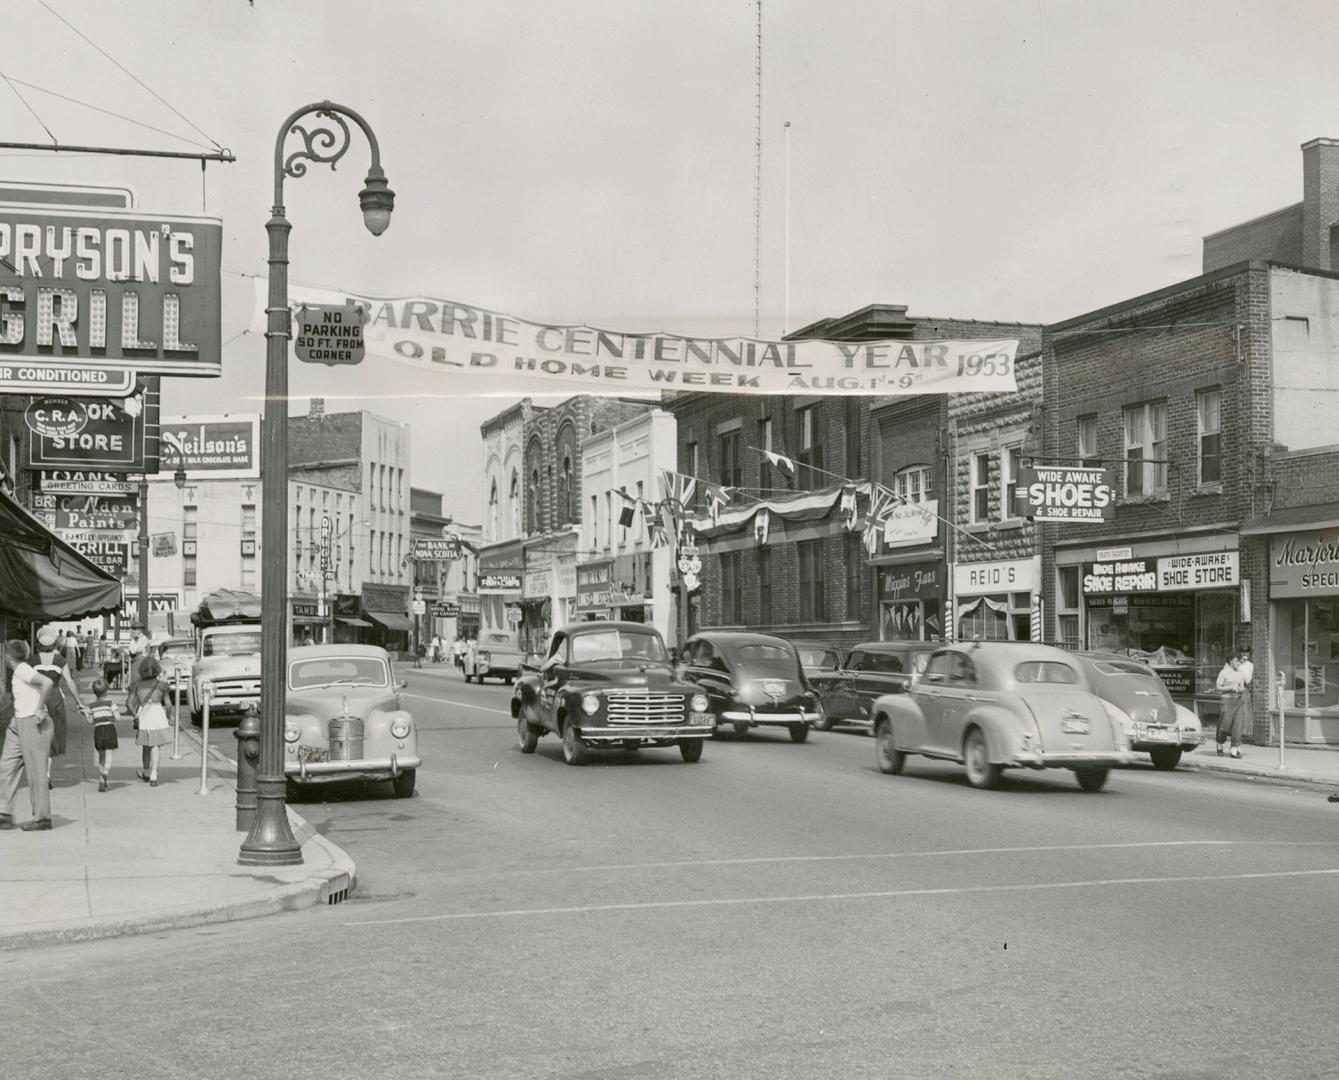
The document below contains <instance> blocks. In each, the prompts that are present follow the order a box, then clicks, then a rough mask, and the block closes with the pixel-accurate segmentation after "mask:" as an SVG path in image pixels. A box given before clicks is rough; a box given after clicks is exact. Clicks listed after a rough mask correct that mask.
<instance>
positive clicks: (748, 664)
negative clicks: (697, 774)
mask: <svg viewBox="0 0 1339 1080" xmlns="http://www.w3.org/2000/svg"><path fill="white" fill-rule="evenodd" d="M680 670H681V671H682V673H683V677H684V678H686V679H688V680H689V681H691V682H693V683H695V684H697V686H698V687H700V688H701V690H702V692H703V693H704V694H706V695H707V698H708V700H709V701H710V702H711V711H712V712H713V713H715V714H716V722H717V725H718V729H719V727H721V726H724V725H725V724H729V725H730V726H731V727H732V728H733V729H734V732H735V734H736V735H743V734H744V733H745V732H747V731H748V730H749V729H750V728H755V727H765V726H770V727H783V728H785V729H786V730H787V731H788V732H789V733H790V737H791V739H792V741H794V742H804V740H805V739H807V738H808V737H809V727H810V725H819V724H822V722H823V706H822V704H821V702H820V701H819V698H818V694H817V693H815V692H814V690H813V688H812V687H811V686H810V685H809V681H808V679H807V678H806V677H805V674H804V670H803V668H802V667H801V666H800V658H799V655H798V654H797V653H796V651H795V646H794V645H792V644H791V643H790V642H789V641H787V640H786V639H785V638H779V637H772V636H771V635H770V634H749V633H734V632H725V631H720V632H710V633H704V634H698V635H697V636H696V637H693V638H690V639H689V640H688V642H687V643H686V644H685V645H684V649H683V665H682V667H681V669H680Z"/></svg>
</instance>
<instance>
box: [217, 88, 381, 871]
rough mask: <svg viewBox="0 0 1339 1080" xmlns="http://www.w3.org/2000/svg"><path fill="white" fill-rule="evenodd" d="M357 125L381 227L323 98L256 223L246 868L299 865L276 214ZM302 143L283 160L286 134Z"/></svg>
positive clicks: (283, 316)
mask: <svg viewBox="0 0 1339 1080" xmlns="http://www.w3.org/2000/svg"><path fill="white" fill-rule="evenodd" d="M350 120H352V121H353V122H354V123H355V124H357V125H358V127H360V128H361V129H362V132H363V134H364V135H365V136H366V137H367V142H368V145H369V147H370V149H371V151H372V165H371V168H370V169H369V170H368V173H367V179H366V181H364V187H363V190H362V191H361V192H359V195H358V204H359V206H360V207H361V208H362V211H363V223H364V224H365V225H366V226H367V229H368V231H369V232H371V233H372V235H373V236H380V235H381V234H382V233H384V232H385V231H386V229H387V227H388V226H389V225H390V218H391V211H392V209H394V206H395V193H394V192H392V191H391V189H390V187H389V185H388V184H387V183H386V174H385V173H384V172H383V171H382V169H381V148H380V146H378V144H377V138H376V136H375V135H374V134H373V133H372V129H371V128H370V127H369V126H368V123H367V121H366V120H364V119H363V118H362V117H361V116H359V115H358V113H356V112H354V111H353V110H352V109H349V108H346V107H345V106H343V105H336V104H335V103H334V102H330V101H319V102H316V103H314V104H311V105H304V106H303V107H302V108H300V109H298V110H296V111H295V112H293V113H292V114H291V115H290V116H289V117H288V119H286V120H285V121H284V122H283V124H281V125H280V127H279V135H278V138H277V139H276V140H275V145H274V206H273V209H272V211H271V214H270V220H269V221H268V222H267V223H266V225H265V231H266V233H267V234H268V235H269V260H268V261H269V268H270V273H269V278H270V281H269V297H268V303H267V305H266V308H265V314H266V318H267V327H266V331H265V338H266V349H265V401H266V403H267V407H266V409H265V413H264V416H263V417H262V420H261V431H262V436H261V455H262V460H263V461H264V462H265V471H266V472H267V473H268V474H269V476H270V477H271V478H272V479H271V482H270V483H268V484H266V485H264V488H263V490H262V492H261V565H262V566H264V567H266V568H267V569H268V570H269V576H270V577H271V579H274V580H277V581H278V583H279V587H277V588H276V587H275V584H274V580H272V581H271V583H270V584H269V585H268V586H263V587H262V589H261V603H260V611H261V657H260V703H261V704H260V762H259V767H258V769H257V773H258V775H257V777H256V817H255V821H254V823H253V824H252V826H251V831H250V832H249V833H248V834H247V837H246V839H245V840H243V841H242V846H241V850H240V851H239V852H238V856H237V861H238V862H239V863H241V864H243V865H245V866H292V865H295V864H298V863H301V862H302V846H301V845H300V844H299V843H298V842H297V840H296V839H295V838H294V836H293V830H292V829H291V828H290V827H289V824H288V813H287V812H286V810H285V808H284V743H283V734H284V685H285V682H286V677H287V670H286V669H287V664H288V630H287V611H286V610H285V609H286V607H287V598H288V590H287V589H286V588H285V587H284V585H283V583H284V582H285V581H286V580H287V574H286V573H283V572H282V571H281V568H282V567H285V566H287V564H288V553H287V550H286V548H287V538H288V485H287V483H286V478H287V476H288V341H289V338H290V337H291V335H292V316H291V314H290V312H289V308H288V234H289V233H290V232H291V231H292V229H293V226H292V225H291V224H290V223H289V221H288V219H287V217H286V216H285V211H284V178H285V177H286V176H291V177H294V178H295V179H297V178H301V177H303V176H305V175H306V174H307V167H308V163H309V162H310V163H314V164H326V165H329V166H330V167H331V169H334V167H335V163H336V162H338V161H339V160H340V159H341V158H343V157H344V155H345V154H346V153H347V152H348V150H349V146H350V144H351V142H352V137H351V134H350V131H349V124H348V121H350ZM291 135H296V136H298V137H299V138H300V139H301V140H302V144H301V146H299V147H297V148H295V149H294V150H293V151H292V152H291V153H288V154H287V155H285V152H284V145H285V143H287V142H288V139H289V136H291Z"/></svg>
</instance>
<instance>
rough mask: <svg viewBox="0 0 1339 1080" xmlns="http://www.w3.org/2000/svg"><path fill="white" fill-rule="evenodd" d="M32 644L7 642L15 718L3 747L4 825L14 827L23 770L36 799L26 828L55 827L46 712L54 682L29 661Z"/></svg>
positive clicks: (0, 819)
mask: <svg viewBox="0 0 1339 1080" xmlns="http://www.w3.org/2000/svg"><path fill="white" fill-rule="evenodd" d="M28 655H29V653H28V644H27V642H24V641H11V642H8V643H7V644H6V645H5V665H6V666H7V667H8V668H9V670H10V671H12V672H13V673H14V674H13V680H12V685H11V693H12V694H13V695H14V719H13V721H12V722H11V723H10V725H9V733H8V735H7V736H6V738H5V748H4V750H3V751H0V829H12V828H13V827H14V798H15V796H16V795H18V793H19V773H20V772H22V774H23V776H24V778H25V779H26V780H27V781H28V798H29V800H30V801H31V803H32V810H33V816H32V820H31V821H26V822H24V823H23V826H22V828H23V831H24V832H37V831H40V830H44V829H49V828H51V792H50V791H48V790H47V784H46V763H47V758H48V757H49V756H50V754H51V730H52V724H51V718H50V717H48V716H47V713H46V698H47V694H48V693H50V691H51V687H52V685H53V684H52V682H51V680H50V679H48V678H47V677H46V676H45V675H43V674H41V673H40V672H38V671H37V670H35V669H34V668H33V666H32V665H31V664H29V663H28Z"/></svg>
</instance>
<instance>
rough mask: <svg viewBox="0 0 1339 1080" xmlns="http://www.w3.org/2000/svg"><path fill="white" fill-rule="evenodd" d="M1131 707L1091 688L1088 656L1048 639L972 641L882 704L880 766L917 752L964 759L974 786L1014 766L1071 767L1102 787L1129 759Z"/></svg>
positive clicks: (933, 661) (1087, 784) (888, 767)
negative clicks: (1114, 702) (1127, 728)
mask: <svg viewBox="0 0 1339 1080" xmlns="http://www.w3.org/2000/svg"><path fill="white" fill-rule="evenodd" d="M1124 722H1125V714H1124V713H1123V712H1121V710H1120V709H1118V708H1116V707H1115V706H1114V705H1111V704H1110V703H1109V702H1107V701H1105V700H1103V699H1102V698H1101V697H1099V696H1098V695H1097V694H1096V693H1094V692H1093V691H1092V690H1091V689H1090V688H1089V683H1088V678H1087V675H1086V672H1085V669H1084V668H1083V667H1082V666H1081V661H1080V660H1079V658H1077V657H1075V656H1074V655H1072V654H1070V653H1067V652H1065V651H1064V650H1063V649H1057V648H1054V647H1053V646H1050V645H1038V644H1033V643H1031V642H1004V641H1001V642H973V643H970V644H963V645H955V646H947V647H943V648H940V649H938V650H936V651H935V652H934V653H933V654H932V655H931V656H930V659H929V661H928V662H927V663H926V666H925V673H924V674H923V675H922V676H921V677H920V678H919V679H918V680H916V681H915V682H914V683H912V685H911V686H910V687H908V689H907V691H906V692H905V693H896V694H885V695H884V696H883V697H881V698H879V699H878V700H877V701H876V702H875V703H874V735H875V739H876V744H875V745H876V754H877V761H878V765H879V768H880V769H881V770H882V771H883V772H885V773H890V774H893V775H896V774H898V773H901V772H902V770H903V768H904V766H905V764H906V760H907V756H908V755H910V754H921V755H924V756H925V757H930V758H940V759H943V760H947V761H956V762H959V763H961V764H963V765H965V766H966V768H967V779H968V782H969V783H971V784H972V786H973V787H979V788H990V787H994V786H995V785H996V784H997V783H998V782H999V779H1000V775H1001V773H1002V772H1003V771H1004V770H1005V769H1006V768H1014V767H1024V768H1030V769H1073V770H1074V774H1075V776H1076V777H1077V779H1078V782H1079V786H1080V787H1081V788H1083V789H1084V790H1085V791H1098V790H1100V789H1101V788H1102V787H1103V786H1104V785H1105V784H1106V782H1107V777H1108V775H1109V774H1110V771H1111V768H1112V766H1114V765H1123V764H1125V763H1126V762H1128V761H1130V760H1131V757H1130V751H1129V748H1128V745H1127V743H1126V741H1125V732H1124Z"/></svg>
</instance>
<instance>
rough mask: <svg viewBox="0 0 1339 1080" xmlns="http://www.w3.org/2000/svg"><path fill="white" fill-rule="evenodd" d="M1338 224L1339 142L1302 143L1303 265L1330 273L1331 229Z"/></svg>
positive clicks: (1325, 140)
mask: <svg viewBox="0 0 1339 1080" xmlns="http://www.w3.org/2000/svg"><path fill="white" fill-rule="evenodd" d="M1337 221H1339V139H1312V140H1311V141H1310V142H1308V143H1303V144H1302V265H1303V266H1306V267H1309V268H1311V269H1313V270H1331V269H1333V268H1334V266H1333V264H1332V262H1331V259H1330V229H1331V227H1332V226H1333V225H1334V224H1335V223H1336V222H1337Z"/></svg>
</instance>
